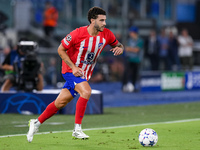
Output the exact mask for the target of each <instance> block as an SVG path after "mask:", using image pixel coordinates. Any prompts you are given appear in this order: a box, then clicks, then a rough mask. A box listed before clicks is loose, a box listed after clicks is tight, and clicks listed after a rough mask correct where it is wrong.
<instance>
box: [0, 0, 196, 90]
mask: <svg viewBox="0 0 200 150" xmlns="http://www.w3.org/2000/svg"><path fill="white" fill-rule="evenodd" d="M111 12H114V11H111ZM58 18H59V12H58V11H57V10H56V8H55V7H54V6H53V5H52V4H51V3H50V2H47V3H46V5H45V9H44V11H43V22H42V28H43V33H44V35H45V36H44V39H45V40H47V39H48V41H50V43H53V41H52V42H51V39H52V38H54V37H53V34H54V31H55V28H56V26H57V21H58ZM6 19H7V18H6V16H5V15H4V14H3V13H2V14H1V15H0V20H1V21H5V20H6ZM0 24H1V22H0ZM126 30H127V32H128V37H127V40H126V41H125V42H124V41H122V33H121V31H115V35H116V37H117V39H118V40H119V41H120V42H121V43H122V44H123V45H124V46H125V51H124V53H123V55H121V56H119V57H113V56H111V55H112V53H110V51H109V50H110V47H109V46H107V47H106V48H105V50H104V51H103V52H102V54H101V56H100V58H99V60H98V61H99V63H97V65H96V67H95V69H94V74H93V76H92V78H91V80H90V82H91V83H98V82H112V81H120V82H122V90H123V91H124V92H133V91H137V90H138V87H137V81H138V79H139V78H140V73H141V71H142V70H145V71H186V70H192V69H193V64H194V63H193V62H194V60H193V38H192V37H191V36H190V33H189V32H188V30H187V29H186V28H184V29H182V30H180V31H178V29H177V28H176V27H174V26H173V27H167V28H162V29H160V30H157V29H152V30H151V31H150V32H149V35H148V36H147V37H142V36H141V35H140V28H139V27H137V26H133V25H130V28H128V29H126ZM0 31H1V32H0V39H1V40H0V50H1V59H0V60H1V62H0V63H1V64H0V84H1V85H3V83H5V81H6V78H5V77H6V76H5V75H7V74H9V73H13V72H15V70H14V69H13V68H14V67H13V66H12V65H13V62H14V59H16V58H14V56H13V57H10V56H11V54H12V53H13V52H16V50H17V44H18V42H17V39H18V37H17V35H15V34H11V35H12V38H9V37H8V36H6V32H5V31H6V30H4V29H3V28H2V29H1V26H0ZM13 33H14V32H13ZM8 35H10V34H8ZM10 39H12V41H11V40H10ZM57 46H58V45H57ZM8 57H10V58H9V60H8ZM57 58H58V56H57V54H53V55H51V57H50V58H48V59H47V62H48V63H47V65H46V66H44V65H42V64H43V63H41V70H40V73H41V74H42V76H43V77H44V80H43V79H42V82H44V85H52V86H53V87H57V82H58V79H59V74H60V72H59V71H60V69H58V67H60V65H59V66H58V65H57V64H58V63H60V61H59V60H58V59H57ZM8 62H9V64H6V63H8ZM6 65H10V66H9V67H6ZM12 80H13V79H12ZM2 87H3V89H1V90H2V91H5V87H4V86H2ZM10 88H11V87H9V88H6V90H9V89H10ZM42 88H43V85H42ZM39 90H42V89H41V88H39Z"/></svg>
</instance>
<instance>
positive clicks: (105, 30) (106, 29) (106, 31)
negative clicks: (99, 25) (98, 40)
mask: <svg viewBox="0 0 200 150" xmlns="http://www.w3.org/2000/svg"><path fill="white" fill-rule="evenodd" d="M103 32H104V33H112V31H111V30H110V29H108V28H104V30H103Z"/></svg>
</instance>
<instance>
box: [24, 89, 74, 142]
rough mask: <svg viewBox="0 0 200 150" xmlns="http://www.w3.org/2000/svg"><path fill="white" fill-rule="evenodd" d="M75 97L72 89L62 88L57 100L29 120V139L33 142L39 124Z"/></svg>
mask: <svg viewBox="0 0 200 150" xmlns="http://www.w3.org/2000/svg"><path fill="white" fill-rule="evenodd" d="M72 99H73V96H72V95H71V93H70V91H69V90H68V89H66V88H64V89H62V90H61V92H60V94H59V95H58V97H57V98H56V100H55V101H53V102H52V103H50V104H49V105H48V106H47V107H46V109H45V110H44V111H43V113H42V114H41V115H40V116H39V117H38V119H31V120H30V121H29V131H28V133H27V140H28V141H29V142H31V141H32V140H33V135H34V134H35V133H36V132H37V131H38V128H39V126H40V125H41V124H42V123H43V122H44V121H45V120H47V119H49V118H50V117H52V116H53V115H54V114H56V113H57V112H58V110H60V109H61V108H63V107H65V106H66V105H67V103H69V102H70V101H71V100H72Z"/></svg>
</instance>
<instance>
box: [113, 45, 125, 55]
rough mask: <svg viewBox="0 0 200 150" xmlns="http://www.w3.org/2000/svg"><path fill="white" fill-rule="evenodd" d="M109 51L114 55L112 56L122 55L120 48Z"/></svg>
mask: <svg viewBox="0 0 200 150" xmlns="http://www.w3.org/2000/svg"><path fill="white" fill-rule="evenodd" d="M110 51H112V52H113V53H114V56H118V55H121V54H123V49H122V48H121V47H114V48H112V49H111V50H110Z"/></svg>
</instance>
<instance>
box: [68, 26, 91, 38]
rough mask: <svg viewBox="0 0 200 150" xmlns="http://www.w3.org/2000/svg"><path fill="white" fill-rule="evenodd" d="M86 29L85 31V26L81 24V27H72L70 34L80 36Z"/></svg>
mask: <svg viewBox="0 0 200 150" xmlns="http://www.w3.org/2000/svg"><path fill="white" fill-rule="evenodd" d="M86 31H87V26H82V27H79V28H76V29H74V30H73V31H72V32H71V33H70V34H72V35H79V36H80V35H81V34H84V32H86Z"/></svg>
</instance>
